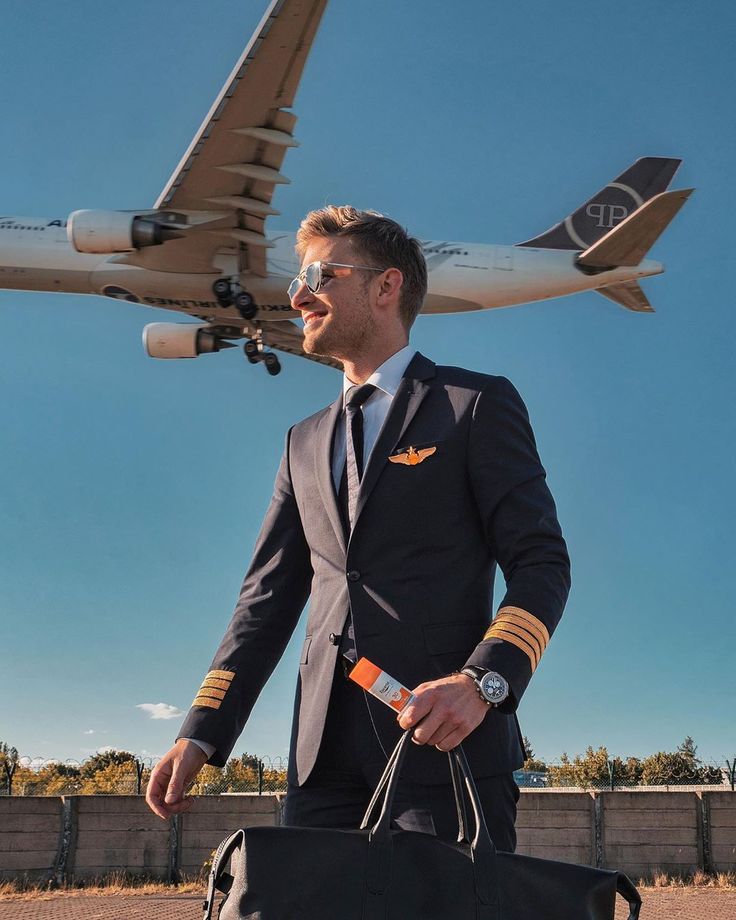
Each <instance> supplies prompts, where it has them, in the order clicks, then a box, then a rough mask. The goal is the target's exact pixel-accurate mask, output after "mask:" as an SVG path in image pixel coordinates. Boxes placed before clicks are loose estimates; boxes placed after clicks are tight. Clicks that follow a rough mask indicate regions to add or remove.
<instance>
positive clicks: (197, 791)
mask: <svg viewBox="0 0 736 920" xmlns="http://www.w3.org/2000/svg"><path fill="white" fill-rule="evenodd" d="M226 789H227V785H226V783H225V780H224V779H223V770H222V767H213V766H212V765H211V764H208V763H206V764H205V765H204V766H203V767H202V769H201V770H200V771H199V773H198V774H197V776H196V778H195V780H194V785H193V786H192V788H191V789H190V790H189V794H190V795H216V794H217V793H218V792H225V790H226Z"/></svg>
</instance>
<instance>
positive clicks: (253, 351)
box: [243, 339, 261, 364]
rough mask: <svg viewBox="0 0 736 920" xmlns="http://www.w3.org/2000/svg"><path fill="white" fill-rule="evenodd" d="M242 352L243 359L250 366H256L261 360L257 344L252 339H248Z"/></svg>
mask: <svg viewBox="0 0 736 920" xmlns="http://www.w3.org/2000/svg"><path fill="white" fill-rule="evenodd" d="M243 351H244V352H245V357H246V358H247V359H248V361H250V363H251V364H258V362H259V361H260V360H261V352H260V349H259V348H258V342H256V341H254V340H253V339H248V341H247V342H246V343H245V345H243Z"/></svg>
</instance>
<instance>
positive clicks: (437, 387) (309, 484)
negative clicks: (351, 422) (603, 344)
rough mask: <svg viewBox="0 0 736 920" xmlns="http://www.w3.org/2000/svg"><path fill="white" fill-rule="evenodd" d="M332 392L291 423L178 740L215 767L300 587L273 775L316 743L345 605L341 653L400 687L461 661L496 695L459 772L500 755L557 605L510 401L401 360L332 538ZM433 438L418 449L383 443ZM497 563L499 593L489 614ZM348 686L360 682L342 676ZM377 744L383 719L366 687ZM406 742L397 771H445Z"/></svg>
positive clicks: (503, 764)
mask: <svg viewBox="0 0 736 920" xmlns="http://www.w3.org/2000/svg"><path fill="white" fill-rule="evenodd" d="M341 411H342V397H340V398H339V399H337V400H336V401H335V402H334V403H333V404H332V405H331V406H329V407H327V408H326V409H323V410H322V411H320V412H318V413H316V414H315V415H313V416H311V417H310V418H307V419H305V420H304V421H302V422H300V423H299V424H297V425H295V426H294V427H293V428H292V429H291V430H290V431H289V434H288V436H287V442H286V449H285V452H284V456H283V458H282V460H281V465H280V468H279V471H278V475H277V477H276V484H275V489H274V494H273V498H272V500H271V504H270V506H269V509H268V512H267V514H266V518H265V520H264V523H263V526H262V528H261V532H260V535H259V537H258V540H257V543H256V547H255V551H254V555H253V560H252V562H251V565H250V567H249V569H248V572H247V574H246V576H245V580H244V582H243V586H242V589H241V592H240V597H239V599H238V602H237V605H236V608H235V612H234V615H233V618H232V620H231V622H230V625H229V627H228V629H227V631H226V633H225V636H224V638H223V640H222V643H221V644H220V647H219V648H218V650H217V653H216V655H215V657H214V659H213V661H212V665H211V668H210V671H209V673H208V674H207V676H206V677H205V679H204V681H203V683H202V686H201V687H200V690H199V691H198V693H197V697H196V698H195V701H194V704H193V705H192V708H191V710H190V711H189V714H188V715H187V717H186V720H185V722H184V724H183V726H182V728H181V731H180V733H179V737H194V738H198V739H201V740H202V741H208V742H210V743H211V744H213V745H214V746H215V747H216V753H215V754H214V755H213V757H212V758H211V761H210V762H211V763H212V764H214V765H218V766H221V765H223V764H224V763H225V762H226V760H227V758H228V756H229V754H230V752H231V750H232V748H233V746H234V744H235V742H236V740H237V738H238V736H239V735H240V733H241V731H242V729H243V727H244V725H245V722H246V720H247V718H248V716H249V714H250V711H251V709H252V707H253V705H254V703H255V701H256V699H257V697H258V695H259V693H260V691H261V689H262V687H263V685H264V684H265V682H266V681H267V679H268V677H269V676H270V674H271V672H272V671H273V668H274V667H275V666H276V664H277V662H278V660H279V658H280V657H281V655H282V654H283V651H284V649H285V647H286V644H287V643H288V641H289V639H290V637H291V635H292V633H293V631H294V628H295V626H296V623H297V621H298V619H299V616H300V613H301V611H302V609H303V607H304V605H305V604H306V602H307V599H308V598H309V599H310V605H309V615H308V621H307V629H306V637H305V639H304V646H303V649H302V654H301V661H300V665H299V679H298V684H297V693H296V701H295V709H294V722H293V733H292V742H291V751H290V764H289V770H290V780H291V781H293V782H298V783H299V784H303V783H304V782H305V780H306V779H307V777H308V776H309V774H310V772H311V770H312V768H313V766H314V763H315V759H316V756H317V753H318V750H319V744H320V740H321V737H322V732H323V728H324V724H325V716H326V713H327V704H328V701H329V696H330V690H331V686H332V681H333V679H334V675H335V666H336V658H337V654H338V647H337V644H336V640H335V636H336V635H337V636H339V634H340V633H342V631H343V629H344V628H345V622H346V617H347V614H348V610H350V611H351V612H352V617H353V622H354V628H355V640H356V648H357V652H358V655H365V656H366V657H367V658H369V659H370V660H371V661H372V662H374V663H375V664H377V665H378V666H379V667H381V668H382V669H383V670H385V671H387V672H388V673H389V674H391V675H392V676H393V677H396V678H397V679H398V680H400V681H401V682H402V683H403V684H405V685H406V686H408V687H410V688H412V687H415V686H416V685H418V684H420V683H422V682H423V681H427V680H432V679H435V678H438V677H440V676H444V675H447V674H449V673H451V672H453V671H456V670H459V669H460V668H462V667H463V666H464V665H466V664H468V665H477V666H480V667H484V668H489V669H492V670H495V671H498V672H499V673H501V674H502V675H504V676H505V677H506V678H507V680H508V681H509V683H510V686H511V691H512V696H511V698H510V699H509V700H508V701H507V703H506V704H504V705H503V706H502V707H501V708H500V709H499V710H491V711H489V713H488V715H487V716H486V718H485V719H484V721H483V722H482V723H481V725H480V726H479V727H478V728H477V729H476V730H475V731H474V732H473V733H472V734H471V736H470V737H469V738H468V739H467V740H466V742H465V743H464V747H465V749H466V753H467V755H468V758H469V761H470V764H471V767H472V769H473V771H474V773H475V775H477V776H485V775H493V774H496V773H502V772H506V771H509V770H514V769H517V768H518V767H520V766H521V763H522V761H523V757H524V755H523V747H522V742H521V734H520V730H519V725H518V722H517V719H516V715H515V708H516V706H517V705H518V703H519V701H520V700H521V698H522V695H523V693H524V691H525V689H526V686H527V684H528V682H529V679H530V677H531V675H532V673H533V671H534V669H535V667H536V666H537V664H538V662H539V658H540V657H541V654H542V652H543V651H544V650H545V648H546V645H547V642H548V641H549V637H550V636H551V634H552V633H553V632H554V629H555V627H556V625H557V623H558V621H559V619H560V617H561V615H562V611H563V608H564V605H565V601H566V598H567V594H568V590H569V585H570V568H569V559H568V555H567V549H566V546H565V542H564V540H563V538H562V534H561V532H560V527H559V524H558V522H557V516H556V511H555V505H554V501H553V499H552V496H551V494H550V492H549V489H548V488H547V485H546V481H545V471H544V468H543V467H542V464H541V462H540V460H539V456H538V454H537V450H536V446H535V442H534V436H533V433H532V430H531V426H530V424H529V418H528V415H527V411H526V408H525V406H524V403H523V402H522V400H521V397H520V396H519V394H518V393H517V391H516V390H515V388H514V387H513V386H512V384H511V383H510V382H509V381H508V380H507V379H506V378H504V377H495V376H489V375H485V374H479V373H475V372H472V371H468V370H463V369H461V368H455V367H438V366H436V365H435V364H434V363H432V362H431V361H429V360H428V359H427V358H425V357H424V356H423V355H421V354H418V353H417V354H416V355H415V356H414V358H413V359H412V361H411V362H410V364H409V366H408V368H407V370H406V372H405V375H404V378H403V380H402V381H401V384H400V386H399V389H398V391H397V393H396V396H395V397H394V400H393V403H392V405H391V408H390V410H389V414H388V416H387V418H386V421H385V423H384V425H383V428H382V429H381V432H380V433H379V436H378V439H377V441H376V444H375V447H374V449H373V451H372V453H371V456H370V458H369V461H368V464H367V466H366V469H365V473H364V476H363V480H362V482H361V486H360V493H359V499H358V507H357V515H356V519H355V522H354V526H353V530H352V532H351V533H350V534H349V535H346V532H345V529H344V526H343V522H342V519H341V515H340V509H339V507H338V502H337V496H336V494H335V488H334V484H333V481H332V473H331V453H332V440H333V433H334V429H335V424H336V422H337V419H338V417H339V415H340V412H341ZM409 447H413V448H415V449H416V450H418V451H419V450H421V449H422V448H428V447H434V448H436V450H435V451H434V452H433V453H431V454H430V455H428V456H426V457H425V459H424V460H423V461H422V462H420V463H415V464H403V463H394V462H390V461H389V456H391V455H394V456H395V455H397V454H401V453H405V452H406V451H407V450H408V448H409ZM497 565H499V566H500V567H501V569H502V571H503V574H504V576H505V580H506V593H505V596H504V598H503V600H502V602H501V604H500V606H499V613H498V615H497V617H496V619H495V620H494V619H493V581H494V575H495V571H496V566H497ZM355 689H356V693H359V692H362V691H360V690H359V689H358V688H357V686H356V688H355ZM368 707H369V710H370V715H371V718H372V723H373V728H374V730H375V732H376V733H377V735H378V738H379V741H380V742H381V745H382V746H383V748H384V750H385V751H387V752H390V751H391V749H392V748H393V746H394V744H395V742H396V740H397V739H398V737H399V734H400V728H399V726H398V724H397V721H396V715H395V713H393V712H392V710H390V709H389V708H388V707H387V706H385V705H384V704H382V703H380V702H378V701H376V700H374V699H372V698H368ZM446 771H447V766H446V758H445V757H444V756H439V754H438V752H437V751H436V750H434V749H432V748H420V749H417V751H416V753H413V754H412V757H411V758H410V759H409V762H408V764H407V771H406V772H407V775H408V778H409V779H414V780H416V781H419V782H424V783H437V782H446V781H447V772H446Z"/></svg>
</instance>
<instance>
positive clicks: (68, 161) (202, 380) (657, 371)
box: [0, 0, 736, 759]
mask: <svg viewBox="0 0 736 920" xmlns="http://www.w3.org/2000/svg"><path fill="white" fill-rule="evenodd" d="M264 8H265V0H264V2H260V0H259V2H253V0H239V2H235V0H210V2H208V3H207V4H201V3H197V2H194V0H177V2H176V3H172V2H169V3H163V2H158V3H148V2H143V0H133V2H130V3H126V4H123V5H120V4H99V3H96V2H91V0H75V2H74V3H72V4H58V3H56V2H51V0H38V2H36V3H33V4H13V5H11V6H9V7H8V8H7V9H6V10H4V14H3V31H2V36H1V37H0V85H1V86H2V87H3V93H2V95H1V96H0V213H2V214H4V215H9V214H13V215H24V216H25V215H27V216H47V217H50V218H53V217H62V218H63V217H66V216H67V215H68V213H69V212H70V211H72V210H74V209H76V208H89V207H91V208H135V207H150V205H151V204H152V203H153V201H154V200H155V198H156V196H157V194H158V193H159V191H160V189H161V188H162V187H163V185H164V184H165V182H166V180H167V179H168V177H169V175H170V173H171V171H172V170H173V168H174V167H175V166H176V164H177V163H178V160H179V158H180V156H181V154H182V153H183V151H184V149H185V148H186V146H187V144H188V143H189V140H190V139H191V136H192V135H193V133H194V132H195V130H196V129H197V127H198V126H199V124H200V122H201V120H202V118H203V116H204V114H205V113H206V111H207V109H208V107H209V105H210V103H211V101H212V99H213V98H214V96H215V95H216V93H217V92H218V90H219V88H220V86H221V85H222V82H223V81H224V79H225V77H226V76H227V74H228V73H229V71H230V69H231V67H232V64H233V63H234V61H235V59H236V58H237V56H238V54H239V53H240V51H241V50H242V47H243V45H244V44H245V42H246V40H247V39H248V37H249V36H250V34H251V31H252V29H253V28H254V26H255V25H256V23H257V21H258V20H259V18H260V16H261V14H262V12H263V9H264ZM460 10H461V11H462V13H460V12H459V11H460ZM734 26H736V13H735V12H734V7H733V5H732V4H730V3H726V2H725V0H723V2H714V3H711V4H708V5H706V6H705V7H704V6H702V5H701V6H698V5H694V4H690V3H685V2H681V0H675V2H672V0H668V2H663V0H648V2H647V3H646V4H641V3H638V2H633V0H623V2H620V3H617V4H615V5H612V4H591V3H589V2H583V0H579V2H574V0H561V2H559V3H556V4H549V3H547V2H543V0H520V2H516V3H513V4H510V3H506V4H489V3H487V2H479V0H468V2H466V3H464V4H462V5H461V6H458V5H457V4H447V3H444V2H439V0H422V2H419V0H410V2H407V3H401V4H397V3H394V2H389V0H371V2H370V3H367V2H358V0H332V2H331V3H330V5H329V7H328V10H327V13H326V15H325V18H324V21H323V24H322V28H321V30H320V32H319V34H318V37H317V41H316V43H315V45H314V48H313V52H312V55H311V58H310V60H309V62H308V65H307V69H306V71H305V74H304V78H303V81H302V84H301V88H300V92H299V95H298V97H297V104H296V112H297V114H298V116H299V123H298V125H297V131H296V133H297V136H298V137H299V139H300V141H301V143H302V146H301V147H300V148H299V149H298V150H294V151H290V152H289V154H288V156H287V159H286V161H285V165H284V171H285V172H286V173H287V175H289V176H290V177H291V179H292V185H291V186H289V187H286V188H282V189H279V190H278V193H277V197H276V201H275V204H276V206H277V207H278V208H279V209H280V210H281V211H282V217H280V218H277V219H276V221H275V222H274V223H273V224H272V225H271V226H272V227H273V228H274V229H294V228H295V227H296V226H297V224H298V222H299V220H300V218H301V216H302V215H303V214H304V213H305V212H306V211H307V210H309V209H310V208H312V207H317V206H320V205H322V204H324V203H325V202H335V203H344V202H351V203H353V204H355V205H357V206H359V207H372V208H377V209H379V210H383V211H385V212H386V213H389V214H390V215H392V216H393V217H395V218H396V219H398V220H400V221H402V222H403V223H404V224H405V225H406V226H408V228H409V229H410V231H411V232H413V233H414V234H416V235H417V236H420V237H422V238H425V239H452V240H459V241H473V242H508V243H512V242H515V241H518V240H522V239H526V238H528V237H529V236H531V235H533V234H534V233H537V232H539V231H542V230H544V229H546V228H547V227H548V226H549V225H550V224H552V223H554V222H555V221H557V220H559V219H560V218H561V217H563V216H565V215H566V214H567V213H569V212H570V211H571V210H573V208H574V207H576V206H577V205H578V204H580V203H581V202H582V201H584V200H585V199H586V198H587V197H588V196H589V195H590V194H591V193H592V192H594V191H595V190H596V189H598V188H599V187H600V186H601V185H603V184H604V183H605V182H606V181H607V180H609V179H611V178H612V177H613V176H615V175H617V174H618V173H619V172H621V171H622V170H623V169H624V168H625V167H626V166H627V165H629V163H631V162H632V161H633V160H634V159H635V158H636V157H638V156H642V155H664V156H680V157H683V159H684V163H683V166H682V167H681V169H680V172H679V174H678V176H677V177H676V180H675V185H676V186H678V187H690V186H695V187H696V189H697V191H696V193H695V194H694V195H693V197H692V198H691V199H690V201H689V202H688V203H687V205H686V206H685V208H684V209H683V211H682V212H681V213H680V215H679V217H678V218H677V219H676V220H675V222H674V223H673V224H672V225H671V227H670V228H669V229H668V230H667V232H666V234H665V235H664V236H663V237H662V239H661V240H660V241H659V242H658V243H657V245H656V247H655V249H654V250H653V251H652V256H653V257H654V258H659V259H661V260H662V261H664V262H665V263H666V265H667V272H666V274H664V275H662V276H659V277H657V278H653V279H649V280H646V281H645V282H644V285H643V286H644V287H645V290H646V291H647V293H648V295H649V297H650V299H651V301H652V303H653V304H654V306H655V307H656V308H657V313H656V314H655V315H654V316H636V315H633V314H629V313H627V312H626V311H624V310H622V309H621V308H619V307H617V306H616V305H614V304H612V303H609V302H608V301H605V300H604V299H603V298H602V297H600V296H599V295H596V294H594V293H588V294H581V295H577V296H575V297H569V298H564V299H559V300H553V301H547V302H543V303H539V304H534V305H527V306H521V307H515V308H512V309H507V310H496V311H490V312H485V313H482V314H478V315H467V316H455V317H429V318H424V319H420V320H419V322H418V323H417V325H416V327H415V330H414V332H413V336H412V339H413V342H414V344H415V345H416V346H417V347H418V348H419V349H420V350H421V351H423V352H424V353H425V354H427V355H428V356H430V357H431V358H432V359H434V360H435V361H438V362H441V363H452V364H461V365H464V366H467V367H471V368H474V369H477V370H480V371H484V372H488V373H498V374H504V375H506V376H508V377H509V378H510V379H511V380H513V381H514V383H515V384H516V386H517V387H518V388H519V390H520V391H521V393H522V395H523V396H524V398H525V400H526V402H527V405H528V407H529V411H530V414H531V418H532V422H533V425H534V428H535V432H536V435H537V440H538V443H539V447H540V452H541V454H542V459H543V461H544V463H545V466H546V467H547V471H548V477H549V482H550V485H551V488H552V490H553V493H554V495H555V497H556V500H557V503H558V510H559V516H560V520H561V522H562V524H563V528H564V531H565V535H566V537H567V539H568V543H569V547H570V552H571V555H572V559H573V578H574V586H573V592H572V594H571V597H570V601H569V604H568V608H567V612H566V615H565V617H564V618H563V621H562V624H561V625H560V627H559V629H558V631H557V634H556V636H555V638H554V639H553V641H552V643H551V645H550V648H549V649H548V651H547V653H546V655H545V660H544V661H543V662H542V664H541V665H540V668H539V670H538V671H537V674H536V675H535V677H534V679H533V681H532V683H531V685H530V688H529V690H528V692H527V694H526V697H525V698H524V700H523V702H522V706H521V710H520V718H521V722H522V728H523V730H524V732H525V733H526V734H527V735H528V736H529V737H530V738H531V739H532V742H533V744H534V748H535V751H536V752H537V753H538V754H541V755H544V756H546V757H549V758H552V757H557V756H559V754H560V753H561V752H562V751H568V752H571V753H573V752H576V751H580V750H582V749H584V747H585V746H586V745H588V744H592V745H594V746H597V745H599V744H606V745H607V746H608V748H609V751H611V752H613V753H617V754H621V755H626V754H639V755H641V754H646V753H650V752H652V751H656V750H659V749H672V748H674V746H675V745H676V744H677V743H678V742H679V741H681V740H682V738H683V737H684V736H685V735H686V734H690V735H692V736H693V737H694V738H695V741H696V742H697V744H698V745H699V752H700V753H701V754H702V755H703V756H704V757H706V758H709V759H710V758H716V759H721V758H724V757H726V756H728V757H732V756H733V755H734V753H736V732H735V731H734V724H735V723H734V718H733V694H734V684H733V675H734V665H735V663H736V662H735V655H734V647H735V643H736V629H735V628H734V603H733V588H732V585H731V581H732V577H733V574H732V573H733V570H734V565H733V557H734V551H735V550H736V546H735V542H736V541H735V540H734V535H733V522H734V512H735V510H736V509H735V508H734V497H733V495H734V490H733V456H734V450H735V449H736V437H735V431H734V428H735V425H734V412H733V400H734V377H735V376H736V375H735V374H734V357H733V355H734V345H733V343H734V333H735V332H736V330H735V329H734V305H733V294H732V291H731V286H732V279H731V267H732V265H733V230H732V227H731V224H730V220H731V217H732V215H733V213H734V205H735V204H736V201H735V200H734V191H733V189H734V159H735V154H736V144H735V143H734V141H735V134H736V128H735V126H734V120H733V117H732V115H731V102H732V99H733V95H734V88H735V87H734V75H733V66H732V47H731V45H732V36H733V34H734ZM0 319H1V321H2V330H3V336H4V342H5V347H4V350H3V358H2V361H1V362H0V384H1V385H2V392H3V395H4V398H3V400H2V402H1V403H0V413H1V417H2V424H1V425H0V450H1V456H2V479H1V480H0V528H1V532H2V534H3V541H2V542H3V551H2V553H1V554H0V616H1V617H2V638H1V639H0V673H2V684H3V687H4V688H5V692H4V697H5V705H4V706H3V707H2V715H1V716H0V739H2V740H4V741H6V742H9V743H11V744H14V745H15V746H16V747H18V749H19V750H20V751H21V752H22V753H23V754H26V755H28V756H32V757H33V756H36V757H44V758H51V757H56V758H61V759H65V758H72V759H80V758H82V757H84V756H87V755H88V754H89V753H91V752H93V751H94V750H96V749H97V748H99V747H103V746H113V747H117V748H126V749H129V750H133V751H136V752H138V753H143V754H144V755H146V756H150V755H156V754H161V753H163V752H164V751H165V750H166V749H167V748H168V746H169V744H170V742H171V741H172V740H173V737H174V736H175V733H176V729H177V727H178V719H177V718H171V719H163V718H151V716H152V715H154V714H159V715H160V714H161V712H162V711H161V710H158V709H153V710H152V709H151V708H150V704H157V703H165V704H166V705H168V706H170V707H173V708H174V709H179V710H185V709H186V708H187V707H188V705H189V702H190V701H191V699H192V697H193V695H194V693H195V691H196V689H197V687H198V686H199V682H200V680H201V677H202V675H203V674H204V672H205V671H206V670H207V666H208V664H209V661H210V658H211V655H212V652H213V650H214V648H215V646H216V644H217V642H218V640H219V638H220V636H221V634H222V632H223V630H224V628H225V625H226V623H227V621H228V619H229V616H230V613H231V610H232V606H233V603H234V600H235V597H236V594H237V591H238V588H239V585H240V581H241V578H242V574H243V571H244V569H245V567H246V565H247V563H248V560H249V557H250V552H251V549H252V546H253V542H254V540H255V536H256V533H257V531H258V527H259V524H260V520H261V517H262V515H263V512H264V510H265V507H266V504H267V501H268V498H269V496H270V493H271V486H272V482H273V476H274V474H275V470H276V467H277V465H278V459H279V456H280V452H281V449H282V445H283V436H284V433H285V431H286V429H287V428H288V426H289V425H290V424H292V423H293V422H295V421H297V420H298V419H300V418H302V417H304V416H306V415H308V414H310V413H311V412H313V411H315V410H317V409H319V408H320V407H322V406H323V405H326V404H327V403H328V402H331V401H332V399H333V398H334V397H335V395H336V394H337V392H338V389H339V386H340V378H339V375H338V374H337V373H336V372H334V371H331V370H330V369H328V368H323V367H319V366H315V365H312V364H311V363H308V362H305V361H301V360H299V359H295V358H290V357H288V356H287V357H285V358H284V359H283V362H282V363H283V368H284V370H283V373H282V374H281V376H279V377H277V378H271V377H268V376H267V375H266V373H265V372H264V370H263V368H260V367H255V368H253V367H250V366H249V365H247V364H246V362H245V360H244V359H243V356H242V353H240V352H239V351H237V350H235V349H233V350H231V351H229V352H225V353H222V354H220V355H216V356H205V357H203V358H201V359H199V360H197V361H193V362H156V361H152V360H151V359H148V358H146V357H145V356H144V354H143V351H142V349H141V344H140V331H141V329H142V327H143V325H144V324H145V323H146V322H151V321H155V320H167V319H171V314H167V313H164V312H162V311H155V310H150V309H146V308H143V307H138V306H133V305H130V304H124V303H121V302H117V301H113V300H105V299H102V298H96V297H82V296H60V295H40V294H21V293H17V292H11V291H0ZM500 589H501V586H500V585H499V586H498V587H497V591H498V592H499V596H500ZM302 633H303V626H302V627H300V629H299V631H298V635H297V636H296V637H295V639H294V641H293V642H292V643H291V645H290V647H289V650H288V652H287V654H286V656H285V658H284V660H283V661H282V663H281V665H280V666H279V667H278V669H277V671H276V672H275V674H274V676H273V678H272V680H271V682H270V683H269V684H268V686H267V688H266V690H265V692H264V694H263V696H262V698H261V700H260V701H259V703H258V706H257V708H256V710H255V712H254V714H253V717H252V719H251V721H250V723H249V724H248V726H247V727H246V729H245V732H244V733H243V735H242V737H241V739H240V742H239V743H238V745H237V746H236V749H235V750H236V752H240V751H245V750H247V751H250V752H253V753H257V754H261V755H270V756H278V755H283V754H285V753H286V749H287V744H288V726H289V719H290V713H291V699H292V695H293V689H294V681H295V674H296V657H295V656H296V649H297V647H298V645H299V641H300V639H299V636H301V634H302ZM397 676H398V675H397ZM141 704H149V708H148V709H142V708H140V706H141ZM163 714H166V711H163Z"/></svg>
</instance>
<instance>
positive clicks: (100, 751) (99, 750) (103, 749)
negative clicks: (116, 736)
mask: <svg viewBox="0 0 736 920" xmlns="http://www.w3.org/2000/svg"><path fill="white" fill-rule="evenodd" d="M114 750H115V748H114V747H110V745H109V744H107V745H105V747H99V748H97V750H96V751H95V754H107V752H108V751H114Z"/></svg>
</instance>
